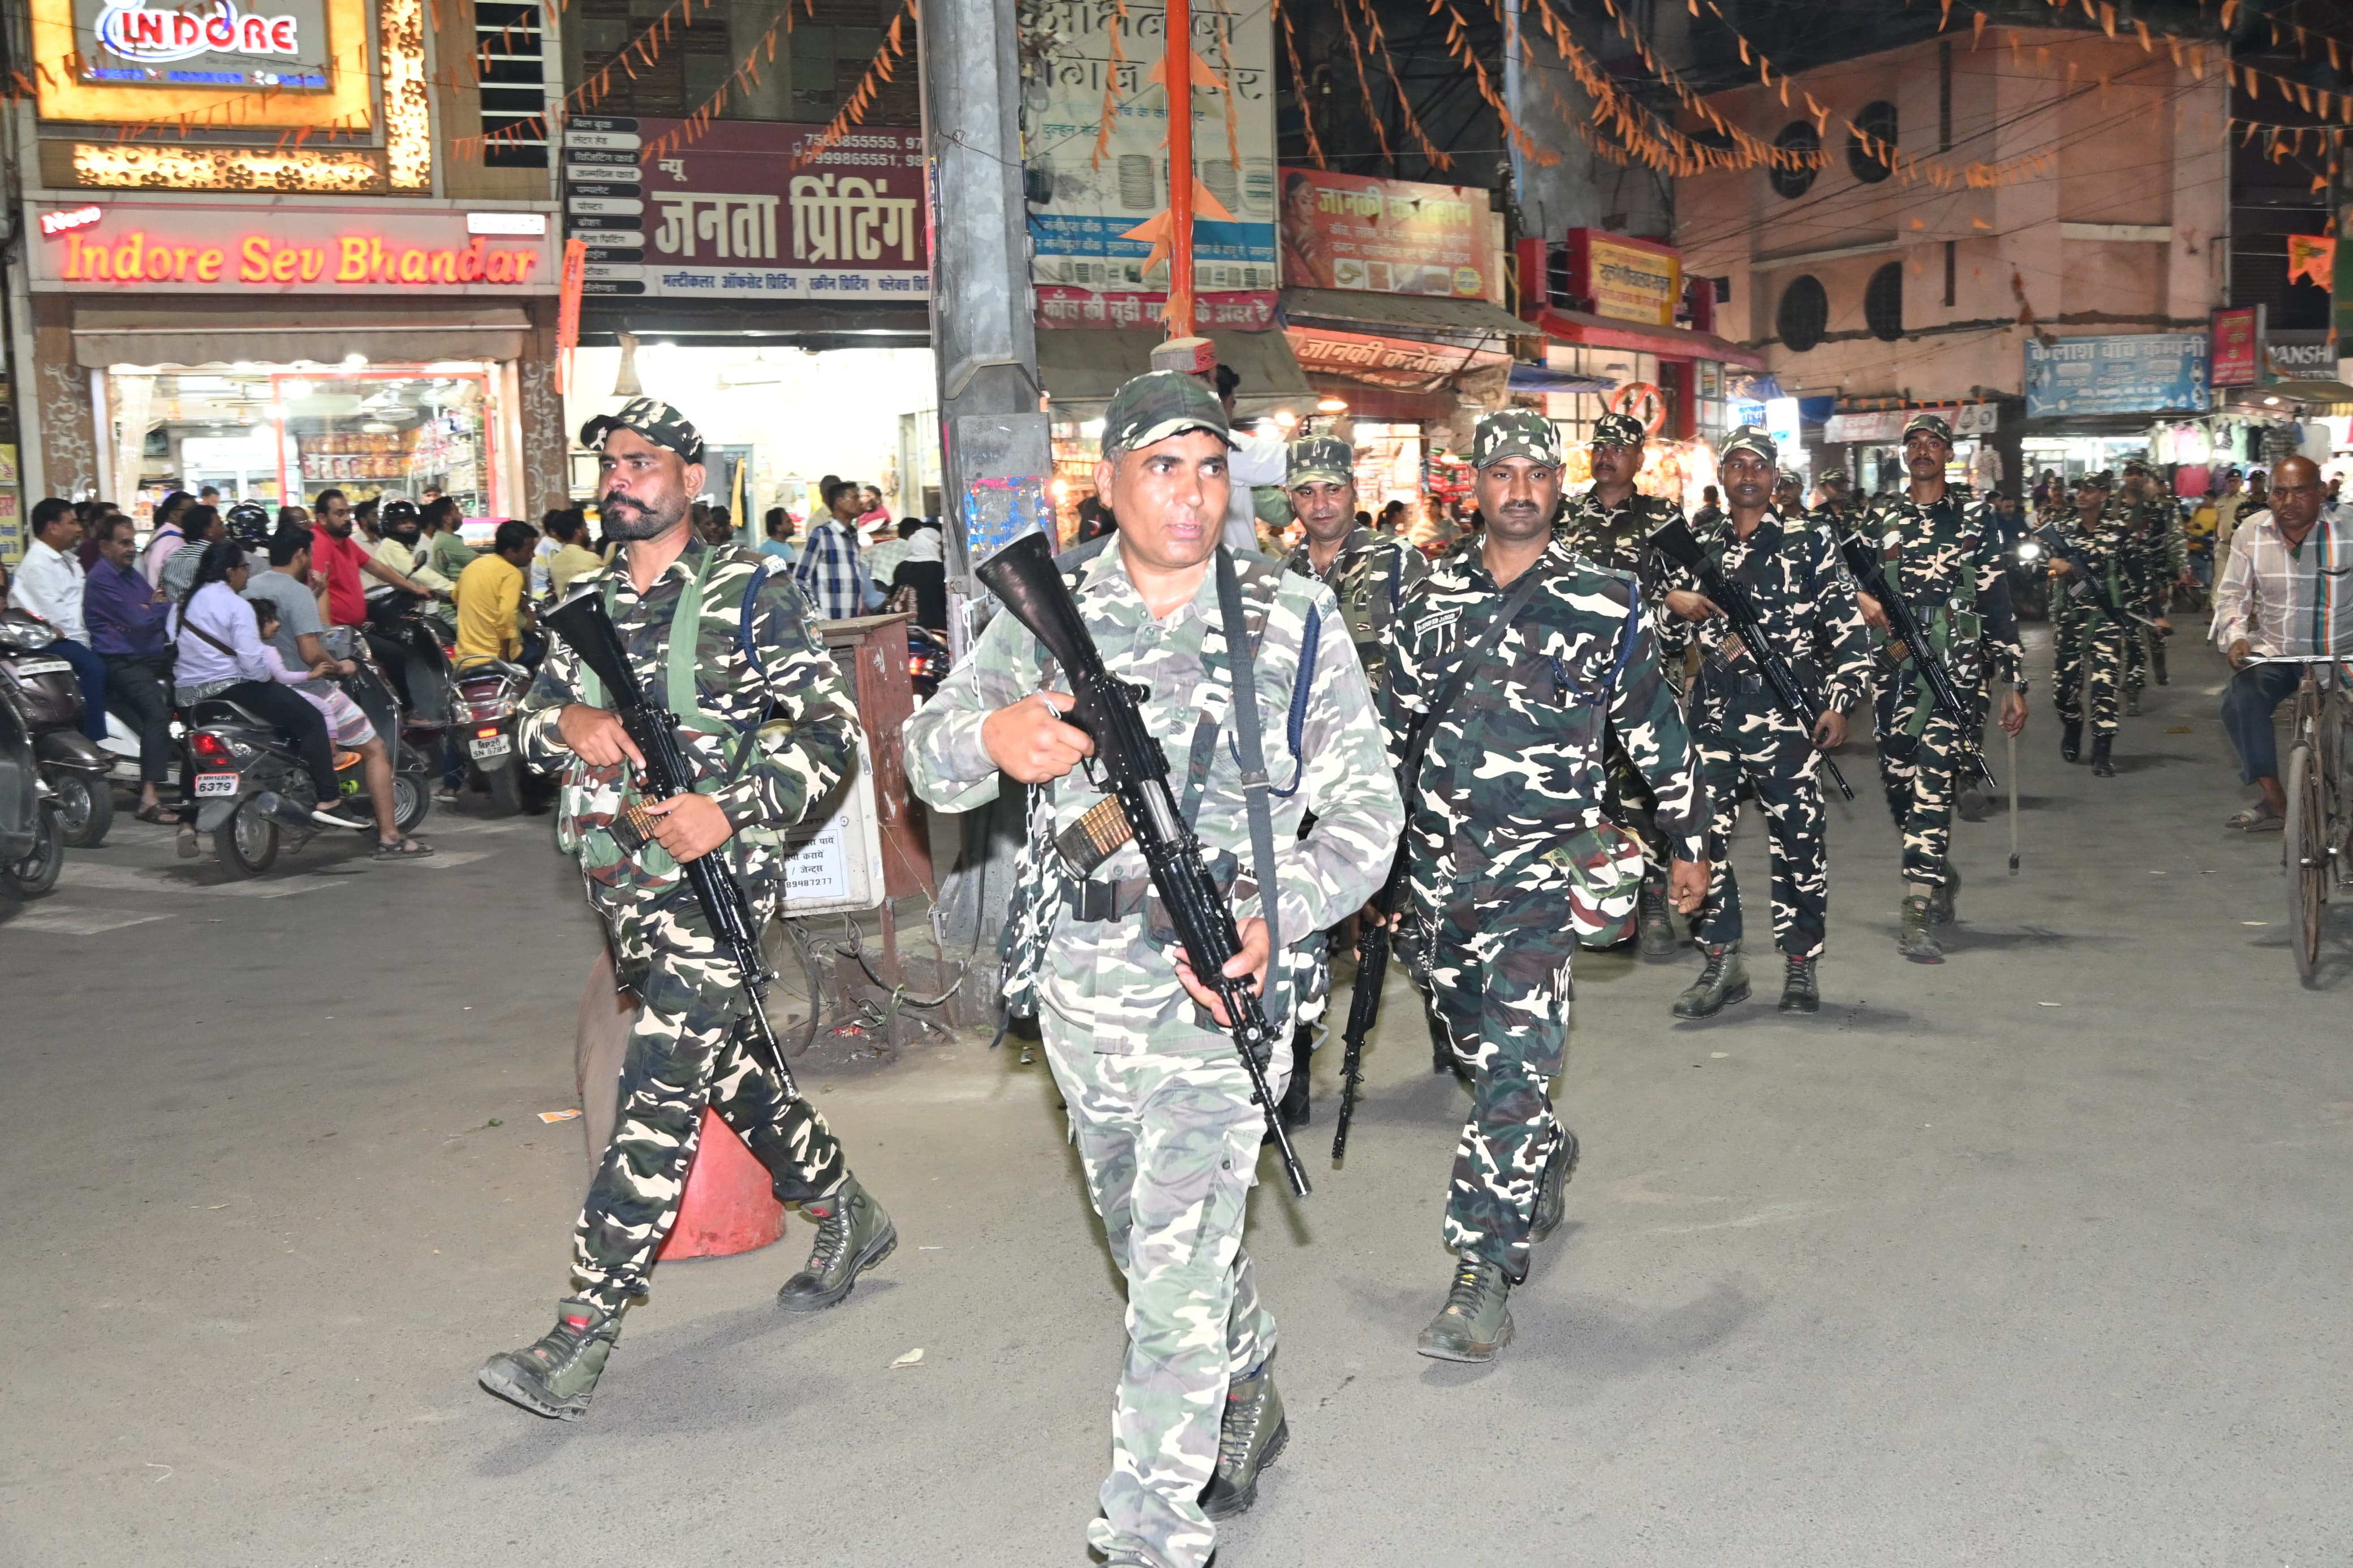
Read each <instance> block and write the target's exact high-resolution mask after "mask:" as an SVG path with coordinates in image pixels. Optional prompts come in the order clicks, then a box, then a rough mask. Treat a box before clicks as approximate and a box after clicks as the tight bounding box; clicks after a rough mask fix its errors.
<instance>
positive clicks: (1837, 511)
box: [1810, 468, 1868, 535]
mask: <svg viewBox="0 0 2353 1568" xmlns="http://www.w3.org/2000/svg"><path fill="white" fill-rule="evenodd" d="M1816 483H1817V484H1818V485H1819V486H1820V489H1821V492H1822V501H1821V504H1820V506H1818V507H1816V508H1814V510H1813V511H1812V512H1811V513H1810V516H1811V517H1812V519H1813V521H1814V523H1815V525H1816V526H1817V527H1822V528H1827V529H1829V530H1830V531H1831V533H1832V534H1833V535H1837V534H1841V533H1844V532H1846V531H1848V530H1849V529H1852V528H1853V527H1854V526H1855V525H1856V524H1857V523H1859V522H1861V521H1862V516H1863V513H1864V511H1865V510H1868V509H1867V508H1865V507H1864V506H1863V504H1862V502H1861V501H1859V500H1856V499H1855V496H1854V482H1853V481H1852V479H1848V478H1847V473H1846V470H1845V469H1844V468H1825V469H1823V470H1822V477H1821V478H1820V479H1819V480H1817V481H1816Z"/></svg>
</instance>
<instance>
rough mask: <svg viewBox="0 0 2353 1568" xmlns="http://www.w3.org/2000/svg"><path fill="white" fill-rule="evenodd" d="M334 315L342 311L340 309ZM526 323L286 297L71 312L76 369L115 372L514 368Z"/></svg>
mask: <svg viewBox="0 0 2353 1568" xmlns="http://www.w3.org/2000/svg"><path fill="white" fill-rule="evenodd" d="M338 307H340V308H338ZM530 331H531V323H530V321H529V319H528V318H527V317H526V316H525V315H524V314H523V311H522V308H521V307H519V306H514V305H472V306H469V305H447V306H440V307H438V308H436V309H433V310H404V309H401V308H400V305H399V304H396V303H394V302H389V301H387V302H385V303H382V304H367V305H360V304H351V305H343V304H341V302H340V301H339V302H337V304H336V305H330V304H326V303H323V302H320V301H314V300H310V299H307V298H290V299H288V300H285V301H283V302H282V303H280V304H279V305H277V306H275V307H272V308H269V309H253V308H250V307H248V308H246V309H241V310H216V309H211V308H207V309H206V310H202V311H191V310H185V309H181V310H120V309H97V308H91V307H77V308H76V309H75V310H74V317H73V341H74V363H77V364H79V365H82V366H85V367H87V368H89V369H91V370H103V369H105V368H106V367H107V366H109V365H116V364H158V365H161V364H173V365H185V366H189V367H191V368H194V367H196V366H199V365H209V364H235V363H238V362H239V361H251V362H253V363H259V364H290V363H293V362H294V361H297V360H313V361H316V362H317V363H321V364H337V363H341V362H342V361H343V360H344V359H346V358H348V357H350V356H351V355H353V354H363V355H365V356H366V357H367V358H368V359H369V360H371V361H373V362H375V363H380V364H426V363H432V362H433V361H436V360H517V359H521V358H522V357H523V346H524V343H525V342H526V341H527V340H528V338H529V336H530Z"/></svg>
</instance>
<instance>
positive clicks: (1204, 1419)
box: [1038, 997, 1291, 1568]
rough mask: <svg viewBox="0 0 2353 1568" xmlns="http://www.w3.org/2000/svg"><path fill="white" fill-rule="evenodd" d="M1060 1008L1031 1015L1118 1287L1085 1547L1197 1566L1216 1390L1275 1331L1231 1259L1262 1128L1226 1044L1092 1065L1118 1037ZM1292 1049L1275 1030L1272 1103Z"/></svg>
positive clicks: (1242, 1261)
mask: <svg viewBox="0 0 2353 1568" xmlns="http://www.w3.org/2000/svg"><path fill="white" fill-rule="evenodd" d="M1064 1005H1065V1004H1062V1003H1060V1002H1058V1001H1056V1000H1054V999H1052V998H1051V997H1050V998H1049V1002H1048V1005H1045V1006H1042V1007H1040V1008H1039V1014H1038V1021H1039V1030H1040V1033H1041V1034H1042V1036H1043V1037H1044V1042H1045V1047H1046V1062H1047V1065H1048V1067H1050V1068H1051V1069H1052V1070H1053V1074H1054V1083H1055V1086H1056V1087H1057V1088H1059V1089H1060V1090H1061V1093H1062V1103H1063V1105H1064V1106H1065V1107H1066V1108H1068V1110H1069V1111H1070V1116H1071V1134H1072V1136H1073V1137H1074V1138H1075V1139H1076V1140H1077V1142H1078V1146H1079V1158H1080V1161H1081V1163H1082V1164H1083V1165H1084V1166H1085V1168H1086V1177H1087V1195H1088V1197H1089V1198H1090V1199H1092V1202H1093V1204H1094V1208H1095V1213H1096V1214H1098V1215H1102V1216H1103V1239H1104V1241H1105V1242H1106V1243H1107V1244H1108V1245H1109V1246H1110V1247H1111V1255H1112V1259H1113V1262H1115V1263H1117V1264H1118V1265H1119V1271H1120V1274H1121V1276H1122V1277H1123V1278H1124V1279H1125V1280H1126V1281H1127V1355H1126V1359H1125V1361H1124V1363H1123V1364H1122V1366H1121V1370H1120V1378H1119V1388H1118V1391H1117V1392H1116V1394H1114V1395H1113V1400H1112V1468H1111V1474H1110V1476H1109V1477H1108V1478H1106V1479H1104V1481H1103V1493H1102V1500H1103V1517H1102V1518H1101V1519H1098V1520H1096V1521H1093V1522H1092V1524H1090V1525H1089V1526H1088V1527H1087V1541H1088V1543H1089V1544H1090V1545H1092V1547H1093V1548H1094V1549H1095V1550H1096V1551H1097V1552H1102V1553H1103V1554H1104V1555H1105V1556H1109V1555H1110V1554H1112V1553H1113V1552H1134V1553H1141V1554H1142V1555H1143V1556H1144V1557H1145V1560H1146V1561H1148V1562H1150V1563H1153V1564H1155V1568H1200V1565H1201V1564H1203V1563H1207V1562H1208V1560H1209V1553H1210V1551H1211V1550H1212V1548H1214V1546H1215V1545H1216V1543H1217V1540H1216V1533H1215V1527H1214V1526H1212V1525H1211V1524H1210V1523H1209V1521H1208V1516H1207V1515H1206V1514H1204V1513H1203V1512H1202V1511H1201V1504H1200V1496H1201V1489H1202V1488H1204V1487H1206V1486H1208V1484H1209V1476H1210V1473H1211V1471H1213V1470H1214V1469H1215V1468H1217V1462H1218V1432H1219V1423H1220V1421H1221V1420H1222V1419H1223V1416H1224V1414H1225V1406H1226V1389H1227V1385H1228V1384H1229V1382H1231V1380H1233V1379H1234V1378H1237V1377H1240V1376H1242V1375H1244V1374H1245V1373H1250V1372H1251V1371H1253V1370H1254V1369H1256V1368H1257V1367H1258V1366H1259V1365H1260V1364H1261V1363H1263V1362H1264V1361H1265V1360H1266V1358H1267V1357H1268V1356H1270V1355H1272V1354H1273V1353H1274V1345H1275V1328H1274V1319H1273V1317H1272V1315H1271V1314H1270V1313H1269V1312H1268V1311H1267V1310H1266V1309H1265V1307H1263V1306H1262V1305H1261V1304H1260V1301H1259V1297H1258V1285H1257V1281H1256V1279H1255V1278H1254V1276H1253V1275H1252V1272H1251V1269H1250V1255H1249V1254H1248V1253H1247V1252H1246V1251H1244V1250H1243V1248H1242V1226H1243V1222H1244V1220H1245V1219H1246V1218H1247V1217H1248V1207H1249V1201H1250V1187H1251V1185H1252V1184H1254V1183H1255V1182H1256V1181H1257V1180H1258V1156H1259V1142H1260V1140H1261V1137H1262V1136H1263V1135H1264V1132H1265V1126H1266V1123H1265V1116H1264V1112H1262V1111H1261V1110H1260V1109H1259V1107H1257V1106H1256V1105H1254V1104H1252V1103H1251V1102H1250V1076H1249V1074H1247V1073H1246V1072H1244V1071H1243V1070H1242V1065H1241V1062H1240V1058H1237V1057H1236V1056H1235V1055H1234V1047H1233V1043H1232V1041H1231V1040H1230V1039H1229V1038H1228V1037H1226V1036H1224V1035H1221V1034H1210V1033H1208V1032H1204V1033H1202V1034H1201V1035H1200V1036H1199V1037H1198V1040H1199V1045H1198V1048H1195V1047H1186V1048H1182V1049H1169V1048H1167V1047H1159V1048H1153V1049H1146V1048H1144V1046H1143V1043H1142V1042H1141V1041H1137V1042H1135V1045H1136V1048H1135V1049H1134V1050H1132V1051H1128V1052H1124V1053H1113V1052H1105V1051H1098V1050H1097V1049H1096V1048H1095V1047H1096V1045H1097V1042H1098V1040H1099V1039H1100V1038H1102V1037H1106V1036H1111V1037H1115V1036H1117V1035H1118V1034H1119V1033H1120V1032H1121V1028H1120V1026H1119V1025H1117V1024H1103V1025H1098V1023H1097V1022H1096V1021H1095V1020H1093V1019H1090V1018H1085V1017H1079V1016H1069V1015H1068V1014H1066V1013H1065V1011H1064V1010H1063V1008H1064ZM1289 1037H1290V1031H1289V1030H1287V1029H1279V1030H1278V1034H1277V1039H1278V1041H1279V1042H1281V1043H1278V1044H1277V1046H1276V1047H1275V1051H1274V1057H1273V1059H1272V1061H1271V1063H1270V1064H1269V1066H1268V1068H1267V1080H1268V1084H1269V1086H1270V1087H1271V1089H1273V1091H1274V1093H1275V1095H1276V1097H1277V1098H1278V1099H1279V1098H1281V1096H1282V1088H1283V1084H1284V1082H1285V1080H1286V1079H1288V1078H1289V1076H1290V1073H1291V1051H1290V1047H1289V1044H1288V1040H1289Z"/></svg>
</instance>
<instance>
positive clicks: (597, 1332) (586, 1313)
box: [475, 1296, 621, 1421]
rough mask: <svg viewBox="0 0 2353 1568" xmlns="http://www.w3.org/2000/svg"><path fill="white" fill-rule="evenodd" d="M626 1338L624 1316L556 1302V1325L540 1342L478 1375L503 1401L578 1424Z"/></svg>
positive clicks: (506, 1354)
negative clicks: (608, 1360) (617, 1343)
mask: <svg viewBox="0 0 2353 1568" xmlns="http://www.w3.org/2000/svg"><path fill="white" fill-rule="evenodd" d="M620 1337H621V1318H620V1314H619V1313H617V1312H616V1313H607V1311H606V1310H604V1309H603V1308H601V1307H599V1306H597V1305H596V1303H595V1302H594V1301H584V1300H580V1299H579V1298H578V1297H576V1296H575V1297H572V1298H569V1299H567V1300H563V1301H559V1302H557V1303H556V1317H555V1327H554V1328H552V1329H550V1330H548V1331H547V1332H545V1333H544V1334H542V1335H541V1336H540V1338H539V1342H538V1343H536V1344H531V1345H525V1346H524V1347H523V1348H522V1349H521V1350H519V1351H503V1352H500V1353H499V1354H497V1355H494V1356H492V1357H491V1359H490V1360H488V1361H486V1362H484V1363H482V1370H481V1371H480V1373H476V1374H475V1376H476V1377H477V1379H478V1380H479V1381H480V1383H481V1385H482V1386H483V1387H484V1388H487V1389H489V1390H490V1391H491V1393H492V1394H497V1395H498V1396H499V1397H500V1398H501V1399H504V1400H509V1401H512V1403H514V1404H516V1405H522V1407H523V1408H524V1409H525V1410H528V1411H530V1412H532V1413H533V1415H545V1416H549V1417H552V1418H553V1419H554V1420H557V1421H577V1420H578V1419H580V1417H581V1416H583V1415H586V1414H587V1413H588V1400H589V1397H590V1396H591V1395H592V1394H595V1393H596V1379H597V1377H598V1375H599V1374H601V1373H603V1372H604V1370H605V1358H606V1357H607V1356H609V1355H611V1354H612V1353H613V1342H614V1341H616V1340H617V1339H619V1338H620Z"/></svg>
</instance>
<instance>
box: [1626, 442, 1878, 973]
mask: <svg viewBox="0 0 2353 1568" xmlns="http://www.w3.org/2000/svg"><path fill="white" fill-rule="evenodd" d="M1774 456H1775V453H1774V448H1773V439H1772V437H1769V436H1767V435H1766V434H1765V433H1764V432H1763V431H1761V430H1757V429H1755V428H1753V427H1751V426H1742V427H1741V428H1739V429H1737V430H1735V431H1734V432H1733V433H1732V434H1731V435H1730V436H1728V437H1725V442H1724V447H1723V450H1722V452H1721V453H1720V454H1719V456H1718V458H1717V463H1716V473H1717V476H1718V477H1719V478H1720V479H1723V481H1724V495H1725V509H1726V516H1725V521H1723V522H1720V523H1718V524H1717V525H1716V526H1715V528H1713V529H1709V530H1707V531H1704V532H1703V533H1701V535H1700V546H1701V548H1702V549H1704V550H1705V551H1706V552H1708V554H1709V555H1711V556H1713V557H1714V558H1715V563H1716V565H1717V567H1718V568H1719V569H1721V570H1722V572H1723V573H1724V574H1725V577H1726V578H1728V579H1729V580H1730V581H1731V582H1733V583H1734V584H1736V585H1737V586H1739V587H1740V588H1741V589H1743V590H1744V591H1746V594H1747V595H1748V598H1749V600H1750V602H1751V603H1752V604H1754V605H1756V608H1757V620H1758V622H1759V623H1760V625H1761V626H1763V628H1764V631H1765V634H1766V636H1767V637H1770V638H1772V639H1773V641H1774V643H1775V645H1776V646H1775V648H1774V650H1773V651H1775V652H1777V653H1778V654H1779V655H1780V656H1781V658H1784V659H1786V660H1787V661H1788V665H1789V668H1790V670H1791V672H1792V673H1793V674H1794V675H1796V677H1797V679H1798V680H1799V683H1800V684H1801V685H1803V686H1804V687H1805V688H1806V689H1808V691H1809V692H1810V694H1811V695H1812V696H1814V697H1815V698H1816V699H1817V700H1820V703H1821V706H1822V713H1821V717H1820V720H1819V721H1817V722H1816V723H1815V725H1814V728H1813V731H1812V732H1811V733H1810V734H1809V733H1808V732H1807V731H1806V730H1805V728H1804V727H1803V726H1801V725H1800V724H1799V723H1798V722H1797V721H1795V720H1793V719H1791V718H1790V717H1789V716H1788V714H1786V713H1784V712H1782V711H1781V707H1780V704H1779V703H1778V702H1777V701H1775V700H1774V697H1773V692H1772V689H1771V688H1770V687H1768V686H1767V685H1766V683H1765V679H1764V677H1763V676H1762V675H1761V674H1760V673H1759V672H1758V668H1757V660H1756V658H1755V657H1754V653H1753V651H1752V650H1749V649H1746V648H1744V647H1741V645H1740V640H1739V638H1737V637H1735V636H1734V635H1733V634H1732V632H1731V630H1730V628H1729V627H1728V626H1726V625H1725V622H1724V620H1723V619H1722V618H1721V613H1720V611H1718V609H1717V607H1716V606H1715V605H1714V604H1712V603H1710V602H1709V601H1708V600H1707V599H1706V598H1705V597H1704V595H1702V594H1701V591H1700V584H1699V579H1698V574H1696V573H1694V572H1691V571H1689V570H1687V569H1683V568H1678V569H1677V572H1676V579H1675V587H1676V590H1677V592H1676V595H1675V597H1674V598H1673V599H1672V600H1671V603H1672V604H1674V605H1675V606H1676V608H1677V609H1678V611H1679V613H1681V614H1683V615H1684V616H1686V617H1687V618H1688V619H1689V620H1691V621H1692V622H1693V623H1694V624H1695V626H1697V628H1698V631H1697V635H1698V639H1699V644H1700V650H1701V656H1702V662H1701V665H1700V670H1699V675H1698V678H1697V679H1695V680H1694V683H1693V687H1692V705H1691V732H1692V741H1693V743H1694V745H1696V746H1697V748H1698V750H1699V756H1700V771H1701V781H1702V783H1703V784H1704V786H1705V788H1706V791H1707V800H1708V805H1709V808H1710V811H1711V814H1712V816H1711V820H1710V822H1709V826H1708V838H1707V858H1708V860H1709V861H1710V862H1711V863H1712V864H1713V865H1714V867H1715V874H1714V878H1713V879H1712V880H1711V881H1710V883H1709V885H1708V889H1707V902H1706V903H1705V904H1704V905H1702V906H1701V909H1700V913H1699V917H1698V918H1697V919H1696V920H1694V921H1693V922H1692V929H1693V932H1694V935H1695V936H1696V937H1697V938H1698V941H1699V943H1700V950H1701V952H1703V953H1704V954H1705V955H1706V963H1705V964H1704V966H1703V967H1702V968H1701V970H1700V974H1699V979H1698V980H1697V981H1695V982H1694V983H1693V984H1692V986H1691V988H1690V989H1689V990H1687V991H1685V992H1684V993H1683V994H1682V995H1681V996H1679V997H1677V998H1676V999H1675V1004H1674V1009H1673V1011H1674V1015H1675V1016H1676V1017H1678V1018H1706V1017H1712V1016H1715V1014H1716V1013H1718V1012H1720V1011H1722V1010H1723V1008H1724V1007H1725V1005H1727V1004H1729V1003H1732V1002H1737V1001H1741V1000H1743V999H1745V998H1746V996H1747V995H1748V976H1747V973H1746V969H1745V967H1744V966H1743V965H1742V963H1741V962H1740V942H1741V936H1742V931H1743V927H1742V921H1741V914H1740V888H1739V884H1738V883H1737V882H1736V880H1735V879H1734V877H1733V873H1732V862H1731V848H1732V834H1733V829H1734V828H1735V827H1736V826H1738V824H1739V820H1740V791H1741V785H1742V784H1746V785H1747V786H1748V788H1749V790H1750V791H1751V792H1753V793H1754V794H1755V795H1756V797H1757V804H1758V805H1761V806H1763V807H1764V809H1765V820H1766V826H1767V834H1768V836H1769V837H1770V839H1771V841H1772V867H1773V873H1772V888H1773V940H1774V945H1775V946H1777V947H1778V948H1779V949H1780V950H1781V953H1782V956H1783V960H1784V973H1783V977H1782V985H1781V1011H1783V1012H1784V1013H1812V1012H1816V1011H1818V1010H1819V1009H1820V1006H1821V992H1820V985H1819V983H1818V980H1817V977H1816V974H1815V965H1816V964H1817V963H1819V962H1820V958H1821V953H1822V945H1823V938H1824V933H1825V931H1827V929H1828V922H1829V914H1830V855H1829V848H1828V844H1827V841H1826V838H1825V836H1824V829H1825V826H1826V825H1827V818H1826V817H1825V815H1824V813H1823V810H1822V785H1821V779H1820V774H1819V773H1817V772H1816V769H1815V761H1816V759H1817V758H1818V757H1819V756H1820V753H1821V752H1826V751H1831V750H1834V749H1835V748H1837V747H1838V746H1841V745H1842V744H1844V743H1845V741H1846V716H1847V714H1848V713H1849V712H1850V711H1852V710H1853V709H1854V707H1855V706H1856V704H1857V703H1858V702H1859V701H1860V700H1861V697H1862V680H1863V677H1864V675H1865V673H1866V672H1867V671H1868V670H1869V668H1870V667H1871V642H1870V639H1869V637H1867V636H1866V635H1865V633H1864V631H1863V626H1862V606H1861V605H1859V604H1858V603H1857V602H1856V596H1855V589H1854V582H1853V579H1852V578H1851V577H1850V576H1849V575H1848V574H1847V571H1846V567H1845V566H1844V565H1843V564H1842V563H1841V562H1840V560H1839V553H1838V545H1837V542H1835V541H1834V540H1833V539H1832V538H1831V535H1830V534H1829V533H1828V532H1826V531H1823V530H1821V529H1818V528H1815V527H1813V526H1812V525H1811V524H1810V522H1809V521H1807V519H1806V517H1805V514H1804V513H1803V512H1794V513H1788V514H1784V513H1782V512H1781V511H1780V510H1778V509H1777V508H1775V507H1773V506H1771V505H1768V504H1767V501H1766V486H1767V483H1768V482H1770V479H1771V476H1772V470H1773V460H1774ZM1781 489H1782V487H1779V486H1775V487H1774V490H1775V493H1776V494H1778V493H1780V490H1781ZM1685 595H1688V598H1686V597H1685ZM1817 650H1820V655H1821V657H1820V658H1817Z"/></svg>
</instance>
